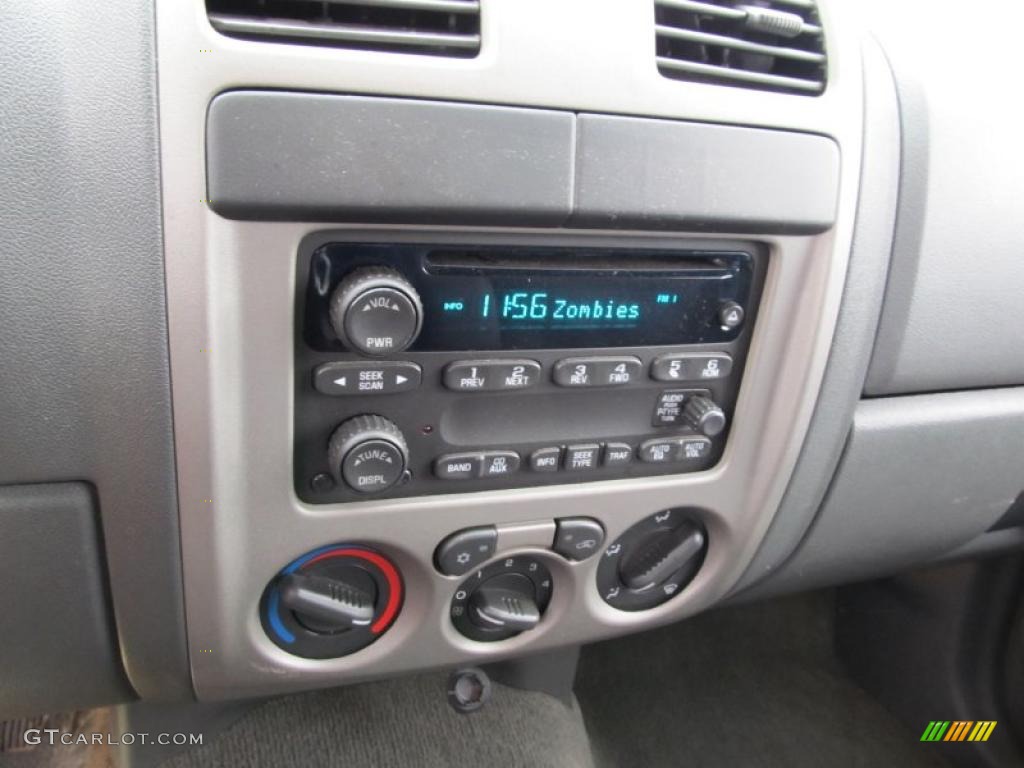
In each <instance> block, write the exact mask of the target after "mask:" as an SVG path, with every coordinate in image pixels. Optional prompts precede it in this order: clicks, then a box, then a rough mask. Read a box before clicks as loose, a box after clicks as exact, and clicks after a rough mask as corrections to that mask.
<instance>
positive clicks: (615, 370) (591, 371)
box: [552, 357, 643, 387]
mask: <svg viewBox="0 0 1024 768" xmlns="http://www.w3.org/2000/svg"><path fill="white" fill-rule="evenodd" d="M642 367H643V366H642V364H641V362H640V359H639V358H636V357H568V358H566V359H565V360H559V361H558V362H557V363H555V367H554V370H553V372H552V375H553V378H554V380H555V384H557V385H558V386H560V387H618V386H622V385H624V384H632V383H633V382H634V381H636V379H637V377H639V375H640V370H641V368H642Z"/></svg>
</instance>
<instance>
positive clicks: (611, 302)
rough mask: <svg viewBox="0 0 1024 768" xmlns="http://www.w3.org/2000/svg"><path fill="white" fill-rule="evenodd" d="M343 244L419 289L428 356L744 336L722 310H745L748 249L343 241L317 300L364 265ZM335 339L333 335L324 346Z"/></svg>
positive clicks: (324, 252)
mask: <svg viewBox="0 0 1024 768" xmlns="http://www.w3.org/2000/svg"><path fill="white" fill-rule="evenodd" d="M341 248H356V249H359V248H369V249H370V250H371V251H372V253H373V256H372V259H373V261H374V263H376V264H380V263H381V262H382V260H384V256H385V254H386V255H387V257H388V259H387V260H388V261H389V262H390V263H388V266H390V267H391V268H393V269H395V270H396V271H398V272H400V273H401V274H402V275H403V276H404V277H405V278H406V279H408V280H409V282H410V283H412V285H413V286H414V287H415V289H416V291H417V293H418V294H419V297H420V301H421V302H422V305H423V328H422V330H421V332H420V334H419V337H418V339H417V340H416V342H415V344H414V345H413V346H412V347H411V349H413V350H422V351H433V350H439V351H440V350H445V351H448V350H451V351H461V350H466V351H468V350H480V351H484V350H506V349H560V348H599V347H635V346H659V345H671V344H694V343H714V342H725V341H731V340H733V339H734V338H735V337H736V336H737V335H738V334H739V330H738V329H735V328H726V327H724V326H723V325H722V323H721V321H720V319H719V316H718V311H719V308H720V307H721V305H722V304H724V303H725V302H730V301H734V302H737V303H739V304H740V305H741V306H746V303H747V299H748V297H749V293H750V287H751V269H752V267H751V257H750V255H749V254H746V253H714V254H694V253H692V252H681V253H678V254H673V253H671V252H669V253H666V252H663V251H659V252H643V251H627V252H622V251H611V250H610V249H586V250H576V249H573V250H569V249H566V250H565V251H564V252H563V251H559V252H554V253H547V252H539V251H538V250H537V249H532V250H531V249H527V248H523V249H512V248H501V249H496V250H497V251H498V252H497V253H495V252H494V251H490V250H486V249H473V250H472V251H468V250H457V251H456V250H450V249H446V250H445V251H443V252H438V250H437V248H436V246H435V247H434V248H432V249H431V250H421V251H420V252H417V246H390V250H383V251H382V250H381V249H380V247H379V246H351V245H341V244H337V245H331V246H326V247H325V248H324V249H321V251H320V253H319V259H320V263H319V265H318V264H317V263H316V259H317V258H318V257H317V256H315V257H314V265H313V272H314V274H313V275H312V280H311V283H312V286H313V290H312V291H311V295H310V296H309V298H310V299H311V301H312V302H313V303H316V302H317V301H318V300H319V301H321V302H322V301H324V300H326V298H327V294H329V290H330V286H331V285H332V284H333V283H335V282H336V280H337V279H339V278H338V275H340V274H342V273H343V272H344V271H345V270H347V269H351V268H352V267H351V266H350V265H352V264H353V263H355V264H358V263H359V261H361V259H358V258H357V259H351V258H345V259H342V258H340V252H339V251H336V250H332V249H341ZM403 251H409V252H407V253H403ZM351 255H352V254H351V253H350V254H349V256H350V257H351ZM318 267H319V270H320V273H319V275H318V274H317V270H318ZM318 286H319V288H318ZM320 316H321V317H322V316H323V313H321V314H320ZM329 337H330V332H329V330H327V331H325V332H324V339H323V341H328V340H329ZM310 341H311V342H315V341H316V339H310ZM315 346H323V344H315Z"/></svg>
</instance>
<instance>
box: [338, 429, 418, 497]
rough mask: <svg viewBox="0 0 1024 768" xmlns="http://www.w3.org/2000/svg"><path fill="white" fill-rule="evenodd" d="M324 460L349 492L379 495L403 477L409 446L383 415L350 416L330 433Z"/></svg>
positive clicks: (400, 433)
mask: <svg viewBox="0 0 1024 768" xmlns="http://www.w3.org/2000/svg"><path fill="white" fill-rule="evenodd" d="M327 459H328V461H329V462H330V465H331V471H332V472H333V473H334V476H335V477H336V478H337V479H338V480H339V481H341V482H343V483H345V484H346V485H348V486H349V487H350V488H351V489H352V490H353V491H358V492H359V493H380V492H381V491H386V490H387V489H388V488H390V487H391V486H393V485H394V484H395V483H397V482H398V481H399V480H401V479H402V477H403V476H404V475H405V468H406V466H407V465H408V463H409V447H408V445H407V444H406V442H405V437H404V436H403V435H402V431H401V430H400V429H399V428H398V427H397V426H395V424H394V423H392V422H390V421H388V420H387V419H385V418H384V417H383V416H377V415H374V414H371V415H366V416H353V417H352V418H351V419H349V420H348V421H345V422H342V424H341V426H339V427H338V428H337V429H336V430H334V434H332V435H331V440H330V443H329V445H328V448H327Z"/></svg>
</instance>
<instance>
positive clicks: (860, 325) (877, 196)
mask: <svg viewBox="0 0 1024 768" xmlns="http://www.w3.org/2000/svg"><path fill="white" fill-rule="evenodd" d="M899 151H900V127H899V109H898V105H897V102H896V90H895V87H894V85H893V79H892V72H891V71H890V70H889V66H888V63H887V62H886V60H885V56H884V54H883V53H882V51H881V48H880V47H879V46H878V44H877V43H876V42H874V41H873V40H868V41H866V42H865V45H864V147H863V152H862V164H861V169H860V197H859V199H858V201H857V222H856V225H855V229H854V233H853V247H852V248H851V250H850V265H849V269H848V271H847V274H846V288H845V291H844V293H843V305H842V307H841V308H840V310H839V319H838V321H837V324H836V332H835V338H834V341H833V344H832V351H831V353H830V355H829V360H828V368H827V369H826V370H825V378H824V380H823V381H822V386H821V393H820V394H819V396H818V402H817V405H816V406H815V410H814V418H813V420H812V421H811V426H810V428H809V429H808V431H807V438H806V440H805V442H804V447H803V450H802V451H801V453H800V461H799V462H798V463H797V466H796V469H795V470H794V472H793V479H792V481H791V482H790V484H789V487H788V488H787V489H786V495H785V497H784V498H783V500H782V504H781V505H780V506H779V511H778V512H777V513H776V514H775V518H774V519H773V520H772V524H771V527H770V528H769V529H768V533H767V535H766V536H765V539H764V541H763V542H762V544H761V548H760V549H759V550H758V552H757V555H756V556H755V558H754V560H753V562H752V563H751V564H750V568H749V569H747V572H746V573H745V574H743V578H742V579H741V580H740V582H739V584H738V586H737V589H736V591H737V592H739V591H741V590H743V589H745V588H746V587H749V586H751V585H752V584H754V583H755V582H757V581H758V580H760V579H762V578H764V577H766V576H769V575H770V574H771V572H772V571H773V570H774V569H775V568H776V567H778V566H779V565H780V564H781V563H782V562H783V560H784V559H785V558H786V557H788V556H789V555H790V554H792V553H793V551H794V550H795V549H796V548H797V546H798V545H799V543H800V540H801V539H802V538H803V536H804V534H805V533H806V532H807V529H808V528H809V527H810V525H811V523H812V522H813V520H814V516H815V514H817V512H818V509H819V508H820V506H821V501H822V499H824V498H825V494H826V492H827V491H828V487H829V483H831V481H832V476H833V474H834V473H835V469H836V466H837V465H838V464H839V459H840V457H841V456H842V451H843V446H844V445H845V444H846V438H847V435H848V434H849V431H850V427H851V425H852V424H853V415H854V412H855V410H856V407H857V404H858V403H859V402H860V397H861V391H862V390H863V387H864V378H865V376H866V375H867V370H868V364H869V363H870V361H871V351H872V349H873V346H874V341H875V333H876V330H877V328H878V318H879V313H880V311H881V306H882V297H883V294H884V291H885V277H886V272H887V270H888V268H889V253H890V250H891V247H892V233H893V226H894V223H895V218H896V196H897V189H898V185H899V179H900V165H899Z"/></svg>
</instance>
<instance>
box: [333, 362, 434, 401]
mask: <svg viewBox="0 0 1024 768" xmlns="http://www.w3.org/2000/svg"><path fill="white" fill-rule="evenodd" d="M422 379H423V371H422V369H421V368H420V367H419V366H418V365H416V363H410V362H406V361H387V362H379V363H371V362H344V363H341V362H338V363H324V364H323V365H320V366H318V367H317V368H316V369H315V370H314V371H313V386H314V388H316V391H317V392H320V393H321V394H324V395H387V394H392V393H394V392H407V391H408V390H410V389H416V388H417V387H419V385H420V382H421V381H422Z"/></svg>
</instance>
